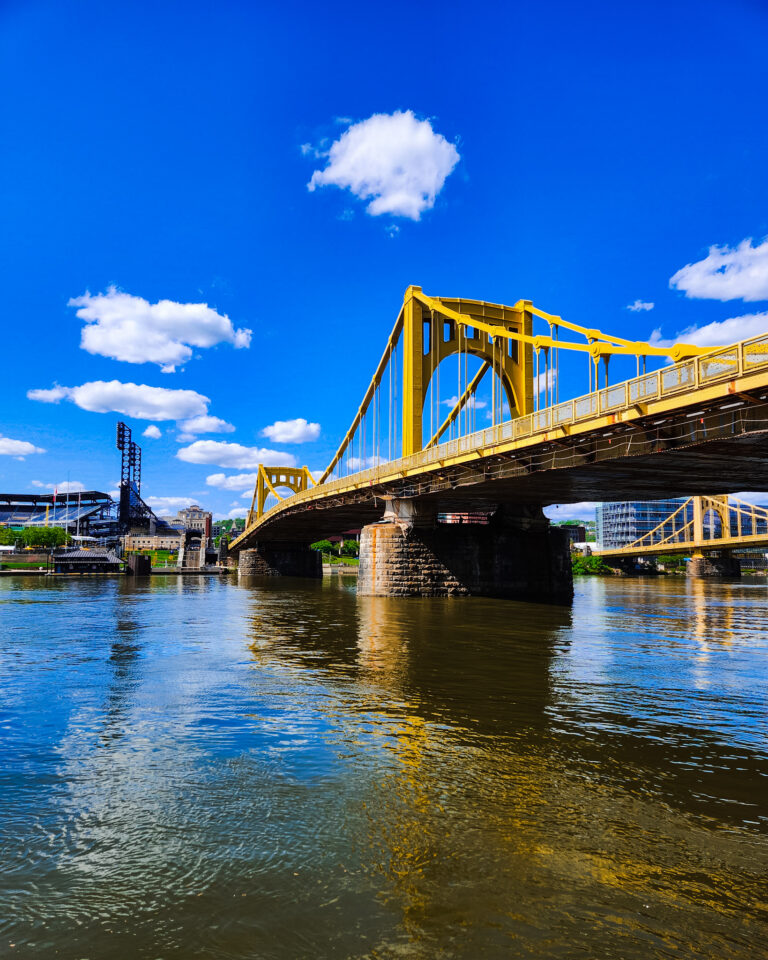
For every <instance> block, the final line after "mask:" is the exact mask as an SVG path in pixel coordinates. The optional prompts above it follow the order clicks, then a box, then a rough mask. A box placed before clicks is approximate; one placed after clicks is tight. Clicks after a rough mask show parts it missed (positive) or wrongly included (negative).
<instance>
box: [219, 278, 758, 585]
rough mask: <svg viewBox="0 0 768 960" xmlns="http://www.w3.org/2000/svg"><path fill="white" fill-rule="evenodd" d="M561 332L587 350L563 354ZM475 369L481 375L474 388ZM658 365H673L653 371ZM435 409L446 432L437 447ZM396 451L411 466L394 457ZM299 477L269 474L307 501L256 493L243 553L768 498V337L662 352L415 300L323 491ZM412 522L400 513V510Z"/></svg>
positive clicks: (487, 311) (439, 431) (529, 311)
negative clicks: (654, 503) (466, 518)
mask: <svg viewBox="0 0 768 960" xmlns="http://www.w3.org/2000/svg"><path fill="white" fill-rule="evenodd" d="M534 317H536V318H539V319H543V321H544V322H545V323H547V324H548V325H549V329H550V334H549V335H548V336H534V335H533V330H532V326H533V319H534ZM561 328H562V329H565V330H568V331H575V332H576V333H577V334H581V335H583V336H584V337H585V339H586V341H587V342H586V343H584V344H582V343H575V342H572V341H565V340H561V339H560V330H561ZM562 351H581V352H582V354H584V353H586V355H587V357H588V368H589V376H590V384H589V385H590V387H591V388H592V389H590V391H589V392H588V393H587V394H585V395H584V396H581V397H578V398H576V399H574V400H567V401H565V402H557V401H558V399H559V398H558V397H557V394H556V383H557V380H558V379H559V377H558V374H559V357H560V353H561V352H562ZM470 355H471V356H472V357H474V358H475V362H476V363H480V364H482V365H481V366H480V368H479V370H478V372H477V374H476V375H475V376H474V377H472V378H470V376H469V373H470V371H469V367H468V364H467V357H468V356H470ZM615 355H623V356H630V357H634V358H635V359H636V361H637V368H638V374H639V375H637V376H635V377H633V378H632V379H629V380H625V381H623V382H620V383H616V384H614V385H606V386H604V387H602V388H598V374H599V368H600V364H601V363H602V364H603V366H604V369H605V376H606V380H607V372H608V361H609V360H610V359H611V357H613V356H615ZM449 356H454V357H456V358H457V360H458V363H457V366H458V377H457V379H456V380H454V381H453V383H452V386H454V385H455V392H456V397H454V398H451V399H455V400H456V403H455V404H454V406H453V409H452V410H451V412H450V414H449V415H448V417H446V418H445V420H443V422H442V423H440V419H441V417H439V416H437V415H436V411H439V410H440V406H439V404H440V403H441V400H440V392H439V376H440V375H439V373H437V370H438V367H439V365H440V363H441V362H442V361H443V360H445V359H446V357H449ZM648 356H656V357H658V356H666V357H668V358H669V359H671V360H673V363H672V364H671V365H669V366H666V367H663V368H662V369H660V370H657V371H654V372H640V365H641V361H642V364H643V367H644V366H645V359H646V357H648ZM398 361H399V363H398ZM486 371H491V372H492V375H493V383H492V399H491V405H492V409H491V415H492V423H491V426H489V427H487V428H485V429H482V430H477V429H472V428H473V427H476V420H475V419H474V418H475V416H476V414H475V411H474V407H475V397H476V391H477V386H478V384H479V382H480V380H481V379H482V377H483V376H484V375H485V373H486ZM400 372H401V375H400ZM462 374H463V379H462ZM387 377H388V379H387ZM593 377H594V379H593ZM534 384H536V386H537V387H538V389H534ZM542 384H543V385H542ZM436 385H437V393H436V396H435V388H436ZM382 393H384V394H385V396H384V402H382ZM430 393H431V394H432V396H431V397H430ZM542 395H543V400H544V402H542ZM393 399H394V401H395V404H394V410H393ZM442 402H443V403H445V401H442ZM505 406H506V409H505ZM425 407H429V408H430V415H431V419H432V424H433V426H432V427H431V428H430V432H431V434H432V435H431V437H430V438H429V439H428V440H427V442H426V443H425V442H424V441H423V439H422V431H423V425H424V421H425V420H426V415H425V413H424V411H425ZM433 411H434V412H433ZM505 414H506V415H505ZM400 424H402V427H400ZM446 435H447V436H448V437H449V439H448V440H445V439H444V438H445V436H446ZM395 447H400V450H401V451H402V453H403V454H404V455H403V456H401V457H398V458H397V459H392V458H391V456H390V455H391V453H392V452H393V450H394V448H395ZM369 453H370V454H371V456H370V457H368V454H369ZM370 461H372V464H373V465H371V466H369V467H368V468H367V469H363V470H361V469H360V466H361V465H363V464H367V463H368V462H370ZM296 472H297V471H293V473H294V474H295V473H296ZM298 472H299V473H301V472H302V471H298ZM289 474H291V471H285V470H282V471H281V468H278V467H274V468H269V469H268V471H267V475H268V477H269V478H270V482H269V489H270V491H271V492H272V493H273V494H275V495H277V496H278V497H279V496H280V495H279V494H278V490H279V488H280V487H281V486H284V485H290V486H291V489H292V490H293V491H297V492H293V495H292V496H290V497H286V498H285V499H282V500H279V502H277V503H276V504H275V505H274V506H273V507H271V509H265V505H266V498H265V496H264V491H265V488H264V487H262V495H261V496H260V497H259V496H257V493H258V490H257V491H256V492H255V493H254V500H253V503H252V506H251V510H250V512H249V516H248V519H247V522H246V529H245V531H244V532H243V534H241V535H240V536H239V537H238V538H237V539H236V540H235V541H234V542H233V543H232V545H231V549H232V550H234V551H235V552H238V551H242V550H247V549H249V548H252V547H256V546H258V545H259V544H261V543H264V542H268V541H284V542H290V541H297V542H303V543H308V542H311V541H312V540H315V539H320V538H321V537H323V536H326V535H328V534H329V533H333V532H337V531H338V530H342V529H345V528H349V527H356V526H364V525H367V524H372V523H375V522H376V521H377V520H379V519H380V518H381V516H382V513H383V511H384V506H385V503H390V504H392V503H394V504H403V503H406V504H409V505H410V506H409V509H408V510H407V511H405V513H404V514H403V517H404V518H405V519H404V524H405V526H408V527H410V526H411V525H412V524H413V522H414V518H415V517H416V515H417V514H423V515H425V516H426V517H430V516H431V517H434V515H435V513H436V512H441V513H442V512H451V511H467V510H468V509H472V510H483V509H485V510H488V511H493V509H494V508H495V507H496V506H497V505H499V504H503V505H505V508H506V509H507V513H508V515H511V514H512V513H513V512H514V510H515V508H516V507H520V508H521V510H522V511H523V514H525V510H526V509H527V510H528V513H527V514H525V517H527V519H524V522H523V526H524V527H525V528H526V529H530V528H531V522H532V516H533V515H532V514H531V512H530V509H529V508H530V507H531V506H533V505H538V506H541V505H546V504H550V503H569V502H570V503H573V502H579V501H582V500H598V501H599V500H623V499H627V500H629V499H638V498H642V499H661V498H667V497H672V496H687V495H692V494H725V493H731V492H736V491H738V490H742V489H750V490H768V333H767V334H766V335H764V336H762V337H756V338H752V339H750V340H746V341H743V342H740V343H737V344H734V345H731V346H728V347H722V348H701V347H695V346H692V345H685V344H678V345H675V346H674V347H670V348H662V347H658V346H655V345H652V344H643V343H639V342H638V343H635V342H630V341H627V340H622V339H620V338H616V337H611V336H609V335H606V334H603V333H601V332H600V331H599V330H591V329H586V328H582V327H578V326H577V325H575V324H572V323H568V322H566V321H564V320H562V318H560V317H556V316H553V315H549V314H545V313H543V312H542V311H539V310H537V309H536V308H535V307H533V305H532V304H531V303H530V302H529V301H519V302H518V303H517V304H516V305H515V306H514V307H504V306H501V305H498V304H488V303H484V302H481V301H467V300H439V299H436V298H431V297H427V296H425V295H424V294H422V293H421V290H420V288H418V287H409V288H408V290H407V291H406V297H405V303H404V306H403V309H402V310H401V312H400V314H399V316H398V320H397V323H396V324H395V329H394V330H393V332H392V335H391V336H390V338H389V341H388V343H387V347H386V348H385V351H384V355H383V357H382V360H381V362H380V364H379V366H378V368H377V370H376V373H375V374H374V377H373V380H372V381H371V385H370V387H369V389H368V391H367V393H366V396H365V398H364V400H363V403H362V404H361V406H360V409H359V410H358V413H357V415H356V416H355V418H354V420H353V423H352V426H351V427H350V430H349V431H348V433H347V435H346V437H345V438H344V441H343V442H342V445H341V447H340V448H339V450H338V451H337V453H336V455H335V456H334V458H333V460H332V462H331V464H330V465H329V467H328V469H327V470H326V471H325V473H324V474H323V476H322V478H321V479H320V482H318V483H317V484H316V485H312V483H313V481H312V478H311V476H310V475H309V472H308V471H304V477H305V479H304V481H297V479H296V477H295V476H290V477H289ZM283 480H285V481H286V484H284V483H283ZM523 514H521V516H523ZM398 516H399V513H398V509H397V508H395V510H394V514H392V512H391V511H390V518H392V517H394V518H397V517H398ZM401 525H402V524H401ZM416 525H417V526H418V523H417V524H416ZM472 549H473V550H474V549H475V547H473V548H472ZM478 549H479V548H478ZM478 562H479V561H478ZM416 592H418V591H416ZM422 592H423V591H422Z"/></svg>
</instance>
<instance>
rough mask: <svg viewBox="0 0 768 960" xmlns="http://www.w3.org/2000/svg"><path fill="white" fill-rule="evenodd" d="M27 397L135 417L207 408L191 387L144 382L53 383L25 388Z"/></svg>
mask: <svg viewBox="0 0 768 960" xmlns="http://www.w3.org/2000/svg"><path fill="white" fill-rule="evenodd" d="M27 396H28V397H29V399H30V400H38V401H40V402H41V403H59V402H60V401H61V400H71V401H72V403H74V404H75V405H76V406H78V407H80V409H81V410H89V411H91V412H92V413H122V414H123V415H124V416H126V417H136V418H137V419H138V420H184V419H187V418H189V417H198V416H202V415H204V414H207V412H208V404H209V403H210V401H209V399H208V397H204V396H203V395H202V394H201V393H196V392H195V391H194V390H169V389H168V388H166V387H149V386H147V385H146V384H145V383H121V382H120V381H119V380H93V381H91V382H90V383H83V384H81V385H80V386H79V387H61V386H58V385H57V386H55V387H52V388H51V389H50V390H28V391H27Z"/></svg>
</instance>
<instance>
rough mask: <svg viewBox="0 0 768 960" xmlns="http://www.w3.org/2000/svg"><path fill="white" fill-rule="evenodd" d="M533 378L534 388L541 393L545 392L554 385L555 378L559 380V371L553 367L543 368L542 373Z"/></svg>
mask: <svg viewBox="0 0 768 960" xmlns="http://www.w3.org/2000/svg"><path fill="white" fill-rule="evenodd" d="M533 379H534V384H533V389H534V390H536V391H538V392H539V393H544V392H545V390H548V389H549V388H550V387H552V386H554V383H555V380H557V371H556V370H552V369H549V370H542V371H541V373H539V374H537V376H535V377H534V378H533Z"/></svg>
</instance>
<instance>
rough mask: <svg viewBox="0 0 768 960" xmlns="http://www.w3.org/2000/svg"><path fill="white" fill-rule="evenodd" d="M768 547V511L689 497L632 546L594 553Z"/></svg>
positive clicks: (698, 551)
mask: <svg viewBox="0 0 768 960" xmlns="http://www.w3.org/2000/svg"><path fill="white" fill-rule="evenodd" d="M766 544H768V510H766V509H765V507H760V506H756V505H755V504H753V503H745V502H744V501H743V500H737V499H734V498H729V497H727V496H723V497H689V498H688V499H687V500H685V501H684V502H683V503H681V504H680V506H679V507H678V508H677V509H676V510H673V511H672V513H670V514H669V516H668V517H665V519H664V520H662V521H661V523H659V524H657V525H656V526H655V527H654V528H653V529H652V530H649V531H648V533H645V534H643V536H642V537H638V538H637V539H636V540H634V541H632V543H628V544H626V545H625V546H623V547H616V548H613V549H603V550H593V551H592V553H593V555H594V556H600V557H642V556H658V555H659V554H694V556H701V555H702V554H703V553H704V552H706V551H710V550H733V549H742V550H745V549H750V548H753V547H762V546H765V545H766Z"/></svg>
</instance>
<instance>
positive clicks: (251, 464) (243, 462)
mask: <svg viewBox="0 0 768 960" xmlns="http://www.w3.org/2000/svg"><path fill="white" fill-rule="evenodd" d="M176 456H177V457H178V458H179V460H184V461H185V462H186V463H213V464H216V465H217V466H219V467H230V468H232V469H235V470H253V469H255V468H257V467H258V465H259V464H260V463H268V464H269V465H270V466H272V467H295V466H296V458H295V457H294V456H293V454H291V453H285V452H283V451H280V450H266V449H264V448H262V447H246V446H243V444H241V443H227V442H226V441H224V440H196V441H195V442H194V443H191V444H190V445H189V446H188V447H182V448H181V450H179V451H178V453H177V454H176Z"/></svg>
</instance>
